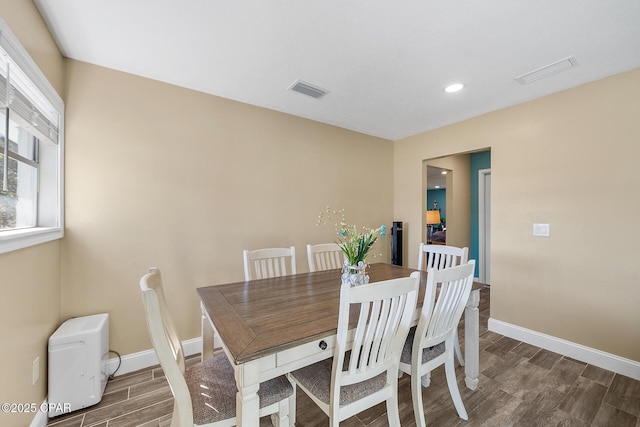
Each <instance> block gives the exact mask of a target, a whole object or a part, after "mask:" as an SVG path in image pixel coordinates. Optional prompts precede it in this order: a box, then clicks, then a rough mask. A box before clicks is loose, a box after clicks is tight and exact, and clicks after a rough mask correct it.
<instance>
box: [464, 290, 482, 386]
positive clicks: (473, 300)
mask: <svg viewBox="0 0 640 427" xmlns="http://www.w3.org/2000/svg"><path fill="white" fill-rule="evenodd" d="M479 303H480V289H476V290H473V291H471V295H469V301H467V306H466V307H465V309H464V358H465V365H464V373H465V376H466V377H465V383H466V384H467V388H469V389H471V390H475V389H477V388H478V376H479V375H480V350H479V348H480V314H479V310H478V304H479Z"/></svg>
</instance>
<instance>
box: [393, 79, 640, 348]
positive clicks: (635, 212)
mask: <svg viewBox="0 0 640 427" xmlns="http://www.w3.org/2000/svg"><path fill="white" fill-rule="evenodd" d="M638 111H640V69H636V70H633V71H630V72H627V73H623V74H620V75H617V76H614V77H610V78H607V79H603V80H600V81H597V82H594V83H591V84H587V85H584V86H580V87H577V88H574V89H572V90H568V91H564V92H561V93H558V94H555V95H551V96H547V97H544V98H541V99H538V100H535V101H532V102H528V103H524V104H521V105H519V106H516V107H512V108H508V109H504V110H501V111H496V112H494V113H490V114H486V115H484V116H481V117H478V118H475V119H472V120H467V121H464V122H461V123H458V124H455V125H452V126H447V127H444V128H441V129H438V130H434V131H431V132H426V133H423V134H420V135H417V136H414V137H411V138H407V139H405V140H402V141H399V142H397V143H396V144H395V149H394V157H395V159H394V177H395V178H394V205H395V216H396V217H398V218H400V217H401V218H405V220H406V221H408V222H410V223H413V224H421V223H422V222H423V220H422V218H421V216H422V215H423V213H422V211H423V209H424V204H423V198H424V196H423V195H422V174H423V160H424V159H430V158H436V157H441V156H446V155H449V154H455V153H461V152H469V151H474V150H479V149H484V148H487V147H490V148H491V169H492V173H491V174H492V189H491V191H492V199H491V210H492V218H491V226H492V236H491V239H492V240H491V241H492V247H491V260H492V261H491V275H492V276H491V278H492V280H491V317H492V318H494V319H497V320H501V321H504V322H507V323H511V324H514V325H518V326H521V327H524V328H528V329H531V330H534V331H538V332H541V333H544V334H548V335H551V336H555V337H558V338H561V339H565V340H568V341H571V342H575V343H578V344H582V345H585V346H588V347H592V348H595V349H599V350H602V351H605V352H609V353H613V354H615V355H618V356H621V357H625V358H628V359H631V360H636V361H640V332H639V331H640V329H639V328H638V326H639V325H640V310H638V307H640V267H639V265H640V264H639V263H638V260H637V258H638V242H640V226H639V224H638V218H640V197H638V185H639V184H640V178H638V167H637V162H638V159H639V158H640V144H639V143H638V141H640V124H639V123H638ZM533 223H549V224H550V230H551V236H550V238H534V237H532V224H533ZM408 237H409V247H417V245H418V244H419V239H420V233H419V232H417V231H416V230H415V228H414V229H412V232H411V233H410V235H409V236H408ZM409 255H410V259H409V265H410V266H412V265H416V264H417V256H416V255H415V254H414V253H413V252H410V253H409Z"/></svg>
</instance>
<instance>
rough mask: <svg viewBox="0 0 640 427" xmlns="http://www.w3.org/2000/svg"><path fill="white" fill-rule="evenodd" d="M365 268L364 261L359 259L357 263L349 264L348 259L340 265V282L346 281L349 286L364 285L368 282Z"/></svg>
mask: <svg viewBox="0 0 640 427" xmlns="http://www.w3.org/2000/svg"><path fill="white" fill-rule="evenodd" d="M366 269H367V264H365V263H364V261H360V262H359V263H358V265H350V264H349V261H345V262H344V266H343V267H342V283H348V284H349V285H350V286H359V285H366V284H367V283H369V276H368V275H367V274H366Z"/></svg>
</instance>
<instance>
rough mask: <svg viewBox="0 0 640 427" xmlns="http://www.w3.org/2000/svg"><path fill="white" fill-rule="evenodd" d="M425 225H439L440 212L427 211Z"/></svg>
mask: <svg viewBox="0 0 640 427" xmlns="http://www.w3.org/2000/svg"><path fill="white" fill-rule="evenodd" d="M427 224H440V211H436V210H431V211H427Z"/></svg>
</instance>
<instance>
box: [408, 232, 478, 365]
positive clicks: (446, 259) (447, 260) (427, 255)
mask: <svg viewBox="0 0 640 427" xmlns="http://www.w3.org/2000/svg"><path fill="white" fill-rule="evenodd" d="M468 260H469V248H468V247H463V248H459V247H457V246H447V245H425V244H424V243H420V254H419V257H418V270H423V271H428V270H429V269H430V268H437V269H438V270H441V269H443V268H449V267H455V266H457V265H462V264H466V263H467V261H468ZM457 335H458V331H457V330H456V340H455V345H456V348H455V353H456V359H457V360H458V363H459V364H460V366H464V358H463V357H462V350H460V341H459V340H458V336H457Z"/></svg>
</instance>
